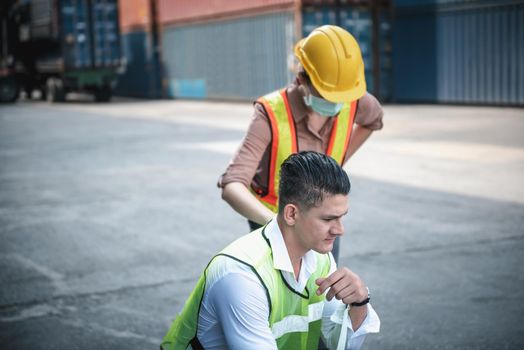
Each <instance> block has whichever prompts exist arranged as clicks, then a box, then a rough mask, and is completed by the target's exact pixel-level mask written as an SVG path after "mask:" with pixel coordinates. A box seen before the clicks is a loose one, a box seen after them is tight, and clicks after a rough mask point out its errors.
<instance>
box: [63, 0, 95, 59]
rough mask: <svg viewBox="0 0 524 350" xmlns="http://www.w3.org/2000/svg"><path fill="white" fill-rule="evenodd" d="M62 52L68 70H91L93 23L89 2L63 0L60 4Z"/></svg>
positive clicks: (83, 0)
mask: <svg viewBox="0 0 524 350" xmlns="http://www.w3.org/2000/svg"><path fill="white" fill-rule="evenodd" d="M59 11H60V15H61V21H60V23H61V28H62V31H61V34H62V37H63V41H62V42H63V46H62V52H63V57H64V64H65V66H66V68H89V67H91V66H92V64H93V58H92V55H91V41H92V40H91V30H92V29H91V22H90V21H89V4H88V0H63V1H61V3H60V8H59Z"/></svg>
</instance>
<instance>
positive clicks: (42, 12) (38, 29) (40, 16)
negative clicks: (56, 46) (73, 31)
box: [31, 0, 57, 39]
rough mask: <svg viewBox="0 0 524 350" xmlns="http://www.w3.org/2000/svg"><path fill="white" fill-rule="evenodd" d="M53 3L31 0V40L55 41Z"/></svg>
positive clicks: (44, 0) (43, 0)
mask: <svg viewBox="0 0 524 350" xmlns="http://www.w3.org/2000/svg"><path fill="white" fill-rule="evenodd" d="M53 20H54V16H53V1H52V0H31V39H53V38H54V37H55V36H56V35H57V33H56V30H54V29H55V27H54V26H53Z"/></svg>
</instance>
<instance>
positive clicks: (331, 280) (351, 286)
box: [315, 267, 368, 304]
mask: <svg viewBox="0 0 524 350" xmlns="http://www.w3.org/2000/svg"><path fill="white" fill-rule="evenodd" d="M315 283H316V284H317V285H318V289H317V295H320V294H322V293H324V292H325V291H326V290H328V289H329V291H328V293H327V294H326V299H327V300H331V299H333V297H335V298H337V299H338V300H342V302H343V303H344V304H351V303H360V302H362V301H364V300H366V298H367V297H368V290H367V288H366V286H365V285H364V282H363V281H362V280H361V279H360V277H359V276H358V275H357V274H356V273H354V272H353V271H351V270H350V269H348V268H347V267H341V268H339V269H338V270H337V271H335V272H333V273H332V274H331V275H329V276H328V277H326V278H317V280H316V281H315Z"/></svg>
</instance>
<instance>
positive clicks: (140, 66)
mask: <svg viewBox="0 0 524 350" xmlns="http://www.w3.org/2000/svg"><path fill="white" fill-rule="evenodd" d="M119 6H120V31H121V33H122V48H123V55H124V58H125V61H126V71H125V72H124V74H122V75H121V76H120V77H119V79H118V82H117V86H116V92H117V93H118V94H119V95H124V96H133V97H144V98H158V97H161V96H162V88H161V78H160V76H161V67H160V53H159V49H160V47H159V43H158V33H157V22H156V18H157V11H156V0H119Z"/></svg>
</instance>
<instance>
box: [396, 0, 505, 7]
mask: <svg viewBox="0 0 524 350" xmlns="http://www.w3.org/2000/svg"><path fill="white" fill-rule="evenodd" d="M392 1H393V6H395V7H404V6H406V7H415V6H422V7H424V6H442V5H458V4H474V3H477V4H478V3H483V2H484V3H486V2H493V1H494V0H488V1H486V0H392ZM495 1H497V0H495ZM499 1H504V0H499Z"/></svg>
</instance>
